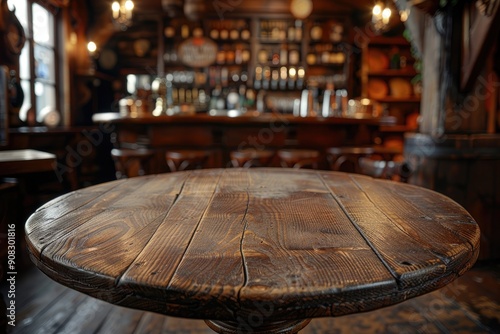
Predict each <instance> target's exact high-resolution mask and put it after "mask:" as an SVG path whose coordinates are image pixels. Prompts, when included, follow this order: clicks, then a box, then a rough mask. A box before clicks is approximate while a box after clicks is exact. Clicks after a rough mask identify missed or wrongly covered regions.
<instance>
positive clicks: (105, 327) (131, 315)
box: [99, 306, 142, 334]
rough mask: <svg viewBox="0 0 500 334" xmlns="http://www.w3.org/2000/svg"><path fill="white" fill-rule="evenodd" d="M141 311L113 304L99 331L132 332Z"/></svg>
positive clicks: (103, 332)
mask: <svg viewBox="0 0 500 334" xmlns="http://www.w3.org/2000/svg"><path fill="white" fill-rule="evenodd" d="M141 317H142V313H141V312H137V311H136V310H133V309H129V308H125V307H119V306H115V307H113V308H112V309H111V312H110V313H109V315H108V317H107V318H106V319H105V321H104V323H103V324H102V326H101V327H99V333H102V334H105V333H133V331H134V329H135V328H137V326H138V325H139V322H140V320H141Z"/></svg>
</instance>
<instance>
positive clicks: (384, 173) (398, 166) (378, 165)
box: [358, 157, 411, 182]
mask: <svg viewBox="0 0 500 334" xmlns="http://www.w3.org/2000/svg"><path fill="white" fill-rule="evenodd" d="M358 162H359V169H360V173H361V174H364V175H368V176H372V177H376V178H381V179H390V180H394V181H401V182H407V181H408V177H409V176H410V173H411V170H410V166H409V165H408V163H406V162H405V161H384V160H373V159H370V158H366V157H361V158H359V160H358Z"/></svg>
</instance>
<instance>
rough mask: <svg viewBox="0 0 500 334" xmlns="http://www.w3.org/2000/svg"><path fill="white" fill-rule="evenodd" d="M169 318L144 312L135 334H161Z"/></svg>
mask: <svg viewBox="0 0 500 334" xmlns="http://www.w3.org/2000/svg"><path fill="white" fill-rule="evenodd" d="M166 321H167V317H166V316H164V315H161V314H156V313H151V312H143V313H142V316H141V319H140V320H139V324H138V325H137V327H136V328H135V330H134V334H161V333H162V328H163V324H164V323H165V322H166Z"/></svg>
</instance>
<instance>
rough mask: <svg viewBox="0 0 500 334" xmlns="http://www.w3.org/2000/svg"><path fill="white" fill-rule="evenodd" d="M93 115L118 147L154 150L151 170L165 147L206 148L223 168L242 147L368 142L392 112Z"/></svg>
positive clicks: (161, 167)
mask: <svg viewBox="0 0 500 334" xmlns="http://www.w3.org/2000/svg"><path fill="white" fill-rule="evenodd" d="M93 120H94V122H96V123H108V126H109V127H111V128H112V130H113V131H114V132H115V134H116V137H115V138H116V142H115V145H116V146H118V147H123V148H139V147H148V148H151V149H155V150H156V151H157V159H156V164H155V167H154V172H164V171H166V164H165V162H164V153H165V152H166V151H167V150H172V149H206V150H208V151H210V153H211V158H210V160H209V162H208V166H207V167H227V166H229V163H230V159H229V153H230V152H231V151H232V150H237V149H243V148H255V149H264V148H266V149H272V150H277V149H281V148H309V149H315V150H318V151H319V152H320V154H322V155H324V151H325V149H326V148H328V147H341V146H370V145H373V144H374V143H375V142H377V138H379V136H380V133H379V128H380V126H381V125H392V124H394V118H392V117H387V118H372V117H370V118H342V117H329V118H318V117H294V116H291V115H280V114H263V115H258V116H253V115H252V116H238V117H228V116H209V115H205V114H203V115H194V116H159V117H154V116H149V115H148V116H142V117H135V118H134V117H129V116H126V117H124V116H120V115H119V114H112V113H104V114H96V115H94V117H93ZM322 160H324V159H322ZM325 166H326V165H323V166H322V167H325ZM320 167H321V166H320Z"/></svg>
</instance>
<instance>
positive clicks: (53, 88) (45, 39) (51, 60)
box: [8, 0, 59, 123]
mask: <svg viewBox="0 0 500 334" xmlns="http://www.w3.org/2000/svg"><path fill="white" fill-rule="evenodd" d="M8 3H9V6H10V8H14V7H15V9H16V16H17V18H18V19H19V21H20V22H21V24H22V26H23V27H24V31H25V34H26V44H25V45H24V48H23V51H22V53H21V57H20V61H19V76H20V78H21V86H22V88H23V91H24V103H23V105H22V106H21V109H20V111H19V117H20V119H21V120H22V121H27V119H28V112H29V111H30V110H33V111H34V112H35V115H36V122H38V123H43V122H44V121H45V117H46V116H47V115H49V114H50V112H53V111H57V110H59V108H58V101H57V96H58V94H57V93H56V92H57V88H58V79H57V70H56V55H57V43H56V29H55V19H56V18H55V15H54V13H53V12H51V11H49V10H48V9H47V8H45V7H44V6H43V5H42V4H43V2H41V3H40V4H39V3H36V2H34V1H33V0H8Z"/></svg>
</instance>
